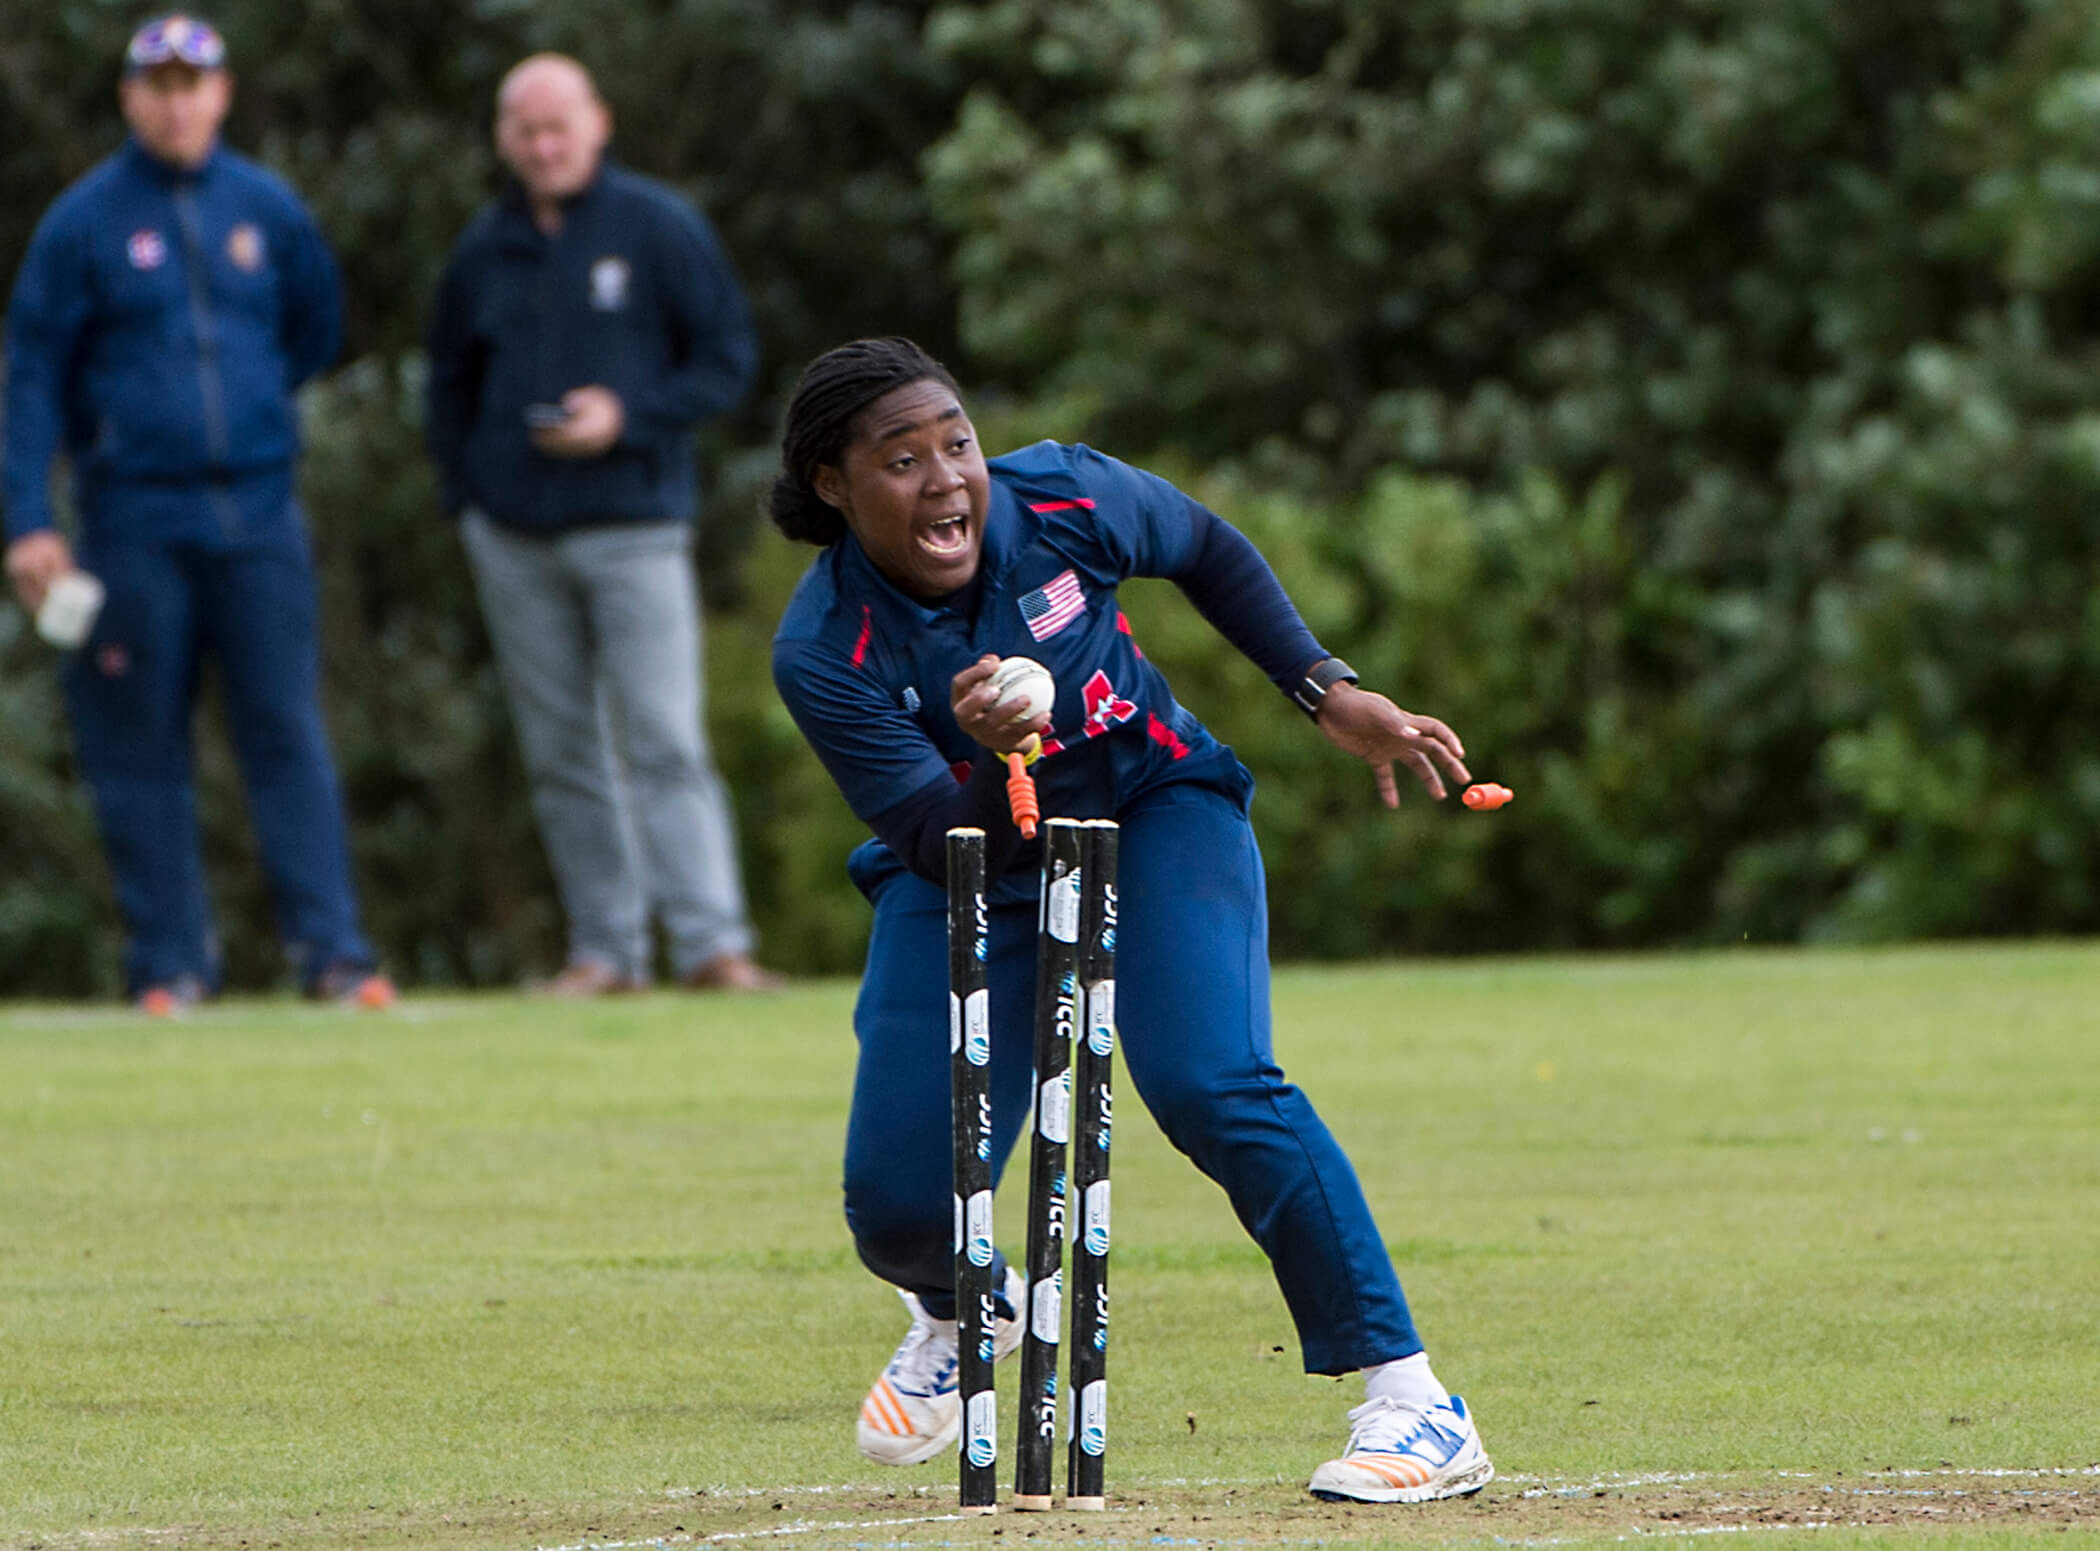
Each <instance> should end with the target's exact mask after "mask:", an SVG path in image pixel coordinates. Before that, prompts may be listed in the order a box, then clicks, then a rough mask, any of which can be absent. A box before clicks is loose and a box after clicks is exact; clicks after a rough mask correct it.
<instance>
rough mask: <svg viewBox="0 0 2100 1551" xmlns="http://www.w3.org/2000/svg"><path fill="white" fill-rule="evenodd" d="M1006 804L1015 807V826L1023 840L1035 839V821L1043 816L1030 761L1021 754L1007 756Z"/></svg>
mask: <svg viewBox="0 0 2100 1551" xmlns="http://www.w3.org/2000/svg"><path fill="white" fill-rule="evenodd" d="M1006 769H1007V777H1006V805H1007V806H1008V807H1009V808H1011V809H1013V815H1014V828H1016V829H1018V830H1019V831H1020V832H1021V838H1022V839H1023V840H1033V839H1035V821H1036V820H1037V819H1039V818H1041V817H1042V816H1043V810H1042V809H1041V808H1039V807H1037V806H1036V802H1035V780H1034V778H1033V777H1032V776H1030V775H1029V774H1028V761H1027V759H1026V758H1025V757H1024V756H1022V755H1020V754H1009V755H1007V756H1006Z"/></svg>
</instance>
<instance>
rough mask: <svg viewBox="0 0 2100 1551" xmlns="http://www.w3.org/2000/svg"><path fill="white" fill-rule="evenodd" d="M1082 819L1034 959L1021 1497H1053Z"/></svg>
mask: <svg viewBox="0 0 2100 1551" xmlns="http://www.w3.org/2000/svg"><path fill="white" fill-rule="evenodd" d="M1081 833H1082V828H1081V825H1080V823H1079V821H1078V820H1077V819H1051V820H1049V821H1048V822H1047V823H1045V824H1044V826H1043V890H1042V898H1041V903H1040V905H1039V907H1038V917H1037V934H1036V966H1035V1102H1034V1105H1033V1115H1032V1120H1033V1124H1032V1125H1031V1126H1030V1127H1029V1134H1030V1139H1031V1140H1030V1146H1029V1159H1028V1308H1027V1309H1026V1311H1025V1318H1026V1325H1025V1327H1024V1330H1023V1334H1022V1336H1021V1415H1020V1423H1019V1429H1020V1431H1019V1436H1018V1438H1017V1439H1016V1440H1015V1443H1014V1497H1013V1505H1014V1507H1015V1508H1016V1509H1020V1510H1023V1511H1027V1510H1038V1511H1044V1510H1047V1509H1048V1508H1049V1507H1050V1463H1051V1451H1052V1449H1053V1448H1054V1447H1055V1445H1056V1442H1057V1398H1058V1397H1057V1353H1058V1346H1059V1337H1060V1327H1061V1326H1062V1324H1063V1320H1064V1309H1063V1302H1064V1264H1063V1262H1064V1241H1065V1214H1066V1199H1065V1143H1066V1141H1067V1139H1068V1138H1069V1137H1070V1135H1071V1118H1072V1072H1071V1065H1072V1036H1073V1033H1074V1031H1075V1029H1076V1028H1077V1026H1078V1023H1079V917H1080V909H1079V900H1080V886H1081V884H1082V882H1083V874H1082V871H1081V866H1080V835H1081Z"/></svg>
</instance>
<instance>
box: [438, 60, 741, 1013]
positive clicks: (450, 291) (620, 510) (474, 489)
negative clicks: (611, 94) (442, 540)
mask: <svg viewBox="0 0 2100 1551" xmlns="http://www.w3.org/2000/svg"><path fill="white" fill-rule="evenodd" d="M611 133H612V115H611V112H610V110H609V109H608V108H607V107H606V105H605V103H604V101H603V100H602V99H601V98H600V97H599V95H598V91H597V88H596V87H595V86H594V85H593V83H592V81H591V78H590V75H589V74H588V73H587V72H586V71H585V70H584V68H583V67H582V66H581V65H579V64H578V63H577V62H576V61H575V60H573V59H569V58H567V57H566V56H563V55H558V54H536V55H534V56H532V57H531V58H529V59H527V60H525V61H524V62H522V63H521V64H519V65H517V66H516V67H515V68H514V69H513V70H512V71H511V72H510V74H509V75H508V76H507V77H505V79H504V82H503V85H502V88H501V90H500V92H499V93H498V96H497V103H496V148H497V150H498V152H499V153H500V154H501V156H502V158H503V160H504V162H505V163H506V164H507V165H508V166H509V168H510V170H511V171H512V173H513V174H515V178H516V181H515V182H514V183H513V184H512V185H511V187H510V188H509V189H508V190H506V191H505V193H504V195H503V196H502V197H501V198H499V199H498V200H496V201H495V202H494V203H493V204H491V205H489V206H488V207H487V208H485V209H484V210H482V211H481V212H480V213H479V214H478V215H477V216H476V217H475V219H474V221H473V223H472V224H471V225H469V226H468V228H467V230H466V232H465V233H464V234H463V235H462V236H461V238H460V240H459V243H458V246H457V247H456V248H455V249H454V250H453V253H452V257H451V259H450V261H449V263H448V264H447V265H446V269H445V273H444V277H443V279H442V280H441V282H440V284H439V288H438V295H437V302H436V306H435V309H434V313H433V317H432V321H431V326H430V383H429V402H428V406H427V408H428V420H427V431H428V438H429V444H430V452H431V457H432V459H433V461H434V462H435V463H436V465H437V473H438V482H439V488H440V491H441V495H442V499H443V502H444V505H445V509H446V510H447V511H448V512H450V513H452V514H454V515H457V516H458V517H460V519H461V529H460V531H461V537H462V539H463V541H464V543H465V545H466V551H467V558H468V560H469V562H470V563H471V565H472V567H473V571H474V578H475V584H476V586H477V587H478V589H479V591H480V594H481V603H482V613H483V616H484V617H485V618H486V620H487V622H488V628H489V635H490V639H491V641H492V643H493V644H494V646H495V651H496V661H497V665H498V667H499V668H500V669H501V671H502V674H503V681H504V686H505V689H506V691H507V692H508V695H509V698H510V707H511V717H512V720H513V721H514V722H515V723H516V725H517V730H518V741H519V743H520V745H521V746H522V748H523V751H524V756H525V768H526V773H527V775H528V777H529V778H530V780H531V783H532V794H533V807H534V811H535V813H536V814H537V816H538V819H539V826H540V835H541V838H542V839H543V840H544V842H545V843H546V847H547V854H548V858H549V860H550V861H551V863H552V864H553V869H554V876H555V881H556V883H557V885H558V886H559V888H560V890H561V898H562V905H563V908H564V910H565V911H566V912H567V916H568V926H569V950H568V963H567V965H566V966H565V967H564V968H563V970H562V971H561V973H560V974H559V975H558V976H557V977H556V978H555V980H554V982H553V985H552V987H551V988H550V989H552V990H554V991H555V992H557V993H560V994H564V995H571V996H597V995H602V994H604V993H606V992H611V991H621V990H629V989H633V988H636V987H638V986H641V985H644V984H646V983H647V981H648V979H649V975H650V966H651V961H652V959H653V957H654V954H653V950H652V946H651V941H650V917H651V915H652V913H653V914H654V915H655V917H656V918H657V919H658V921H659V922H660V923H661V924H662V926H663V929H664V934H665V937H666V939H667V941H668V944H669V949H670V961H671V968H672V971H673V973H674V974H676V976H677V977H678V979H679V981H680V982H681V983H682V984H685V985H688V986H692V987H695V988H699V989H720V990H738V991H743V990H762V989H767V988H769V987H771V986H773V985H776V984H777V983H778V981H779V977H778V976H776V975H774V974H772V973H771V972H770V971H768V970H765V969H762V968H761V967H760V966H759V965H758V963H757V962H756V961H755V960H754V959H753V957H752V949H753V936H752V931H751V926H750V923H749V921H748V919H747V918H746V914H745V907H744V894H743V883H742V879H741V876H740V873H739V868H738V864H737V855H736V837H735V832H734V829H733V827H732V824H731V820H730V811H729V802H728V797H727V794H726V792H725V790H724V788H723V784H722V780H721V777H720V776H719V775H718V774H717V772H716V770H715V764H714V759H713V756H712V754H711V753H710V752H709V749H708V745H707V738H706V734H705V733H704V731H703V729H702V720H701V693H702V680H701V668H700V664H701V628H700V607H699V598H698V593H697V589H696V587H695V585H694V576H693V563H692V548H693V519H694V517H695V515H696V513H697V511H698V506H699V499H698V491H697V488H696V481H695V477H694V469H693V448H692V432H693V428H694V427H695V426H696V425H698V424H699V423H700V422H701V421H703V420H708V419H711V418H713V417H714V416H716V415H719V414H721V413H723V412H724V411H725V410H728V409H730V408H732V407H734V406H735V404H736V403H737V401H738V400H739V399H741V398H742V397H743V395H744V392H745V389H746V388H747V387H748V386H749V384H750V381H751V374H752V370H753V367H754V364H755V362H756V357H757V344H756V339H755V335H754V332H753V330H752V326H751V317H750V313H749V311H748V309H747V308H746V306H745V303H744V298H743V293H742V291H741V290H740V289H739V288H738V285H737V280H736V275H735V273H734V272H733V271H732V270H731V268H730V265H729V261H728V258H727V256H726V255H725V254H724V253H723V252H722V249H721V246H720V244H719V243H718V242H717V241H716V239H715V235H714V232H713V230H712V229H711V228H710V227H709V225H708V223H707V221H706V219H705V218H704V217H703V216H701V214H700V213H699V212H698V211H697V210H695V209H694V208H693V207H692V205H690V204H689V203H687V202H686V201H685V200H684V199H683V198H681V197H680V196H679V195H677V194H676V193H674V192H673V191H671V190H670V189H668V188H666V187H664V186H663V185H662V184H659V183H656V182H654V181H652V180H650V179H647V178H643V177H641V176H639V175H637V174H635V173H632V172H629V171H627V170H626V169H624V168H622V167H618V166H616V165H614V164H613V163H612V162H611V161H610V160H609V159H607V157H606V155H605V147H606V144H607V142H608V140H609V139H610V137H611Z"/></svg>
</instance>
